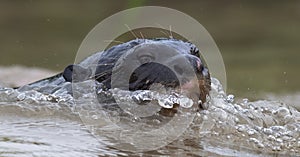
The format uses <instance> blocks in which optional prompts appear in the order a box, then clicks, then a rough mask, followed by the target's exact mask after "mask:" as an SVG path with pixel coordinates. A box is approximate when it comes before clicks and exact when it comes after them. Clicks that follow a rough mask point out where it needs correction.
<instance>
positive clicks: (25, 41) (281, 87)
mask: <svg viewBox="0 0 300 157" xmlns="http://www.w3.org/2000/svg"><path fill="white" fill-rule="evenodd" d="M283 2H284V3H283ZM141 5H155V6H165V7H170V8H173V9H177V10H179V11H182V12H184V13H187V14H189V15H190V16H192V17H194V18H195V19H197V20H198V21H199V22H200V23H201V24H202V25H203V26H204V27H205V28H206V29H207V30H208V31H209V33H210V34H211V35H212V37H213V38H214V40H215V42H216V43H217V45H218V47H219V49H220V51H221V53H222V55H223V58H224V62H225V66H226V71H227V80H228V92H229V93H233V94H235V95H236V96H238V97H249V98H259V96H260V95H261V94H262V93H277V94H281V93H293V92H297V91H300V90H299V89H300V88H299V87H300V83H299V80H300V73H299V70H298V68H299V65H300V61H299V60H300V53H299V51H300V42H299V41H300V1H296V0H295V1H248V0H239V1H198V0H197V1H196V0H195V1H191V0H190V1H182V0H169V1H161V0H151V1H150V0H149V1H142V0H138V1H135V0H134V1H126V0H123V1H101V0H95V1H71V0H70V1H69V0H57V1H56V0H54V1H37V0H19V1H9V0H7V1H0V54H1V55H0V66H10V65H16V64H17V65H25V66H31V67H43V68H48V69H52V70H55V71H62V70H63V69H64V67H65V66H67V65H69V64H72V63H73V62H74V58H75V55H76V52H77V49H78V47H79V45H80V43H81V41H82V40H83V39H84V37H85V35H86V34H87V33H88V32H89V31H90V30H91V29H92V28H93V27H94V26H95V25H96V24H98V23H99V22H101V20H103V19H104V18H106V17H108V16H110V15H112V14H114V13H116V12H118V11H121V10H124V9H127V8H131V7H135V6H141ZM187 29H188V25H187ZM162 36H163V34H162ZM200 49H201V48H200Z"/></svg>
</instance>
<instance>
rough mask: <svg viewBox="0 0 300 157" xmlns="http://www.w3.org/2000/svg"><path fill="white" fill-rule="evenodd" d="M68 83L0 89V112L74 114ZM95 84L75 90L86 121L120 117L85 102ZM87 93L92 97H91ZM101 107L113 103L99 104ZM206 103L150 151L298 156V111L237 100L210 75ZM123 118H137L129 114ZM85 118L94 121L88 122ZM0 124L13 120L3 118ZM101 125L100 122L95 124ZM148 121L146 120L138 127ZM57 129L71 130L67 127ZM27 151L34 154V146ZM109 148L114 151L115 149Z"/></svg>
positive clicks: (152, 95)
mask: <svg viewBox="0 0 300 157" xmlns="http://www.w3.org/2000/svg"><path fill="white" fill-rule="evenodd" d="M70 86H71V84H68V83H62V84H59V85H57V86H54V84H49V86H48V85H47V84H44V85H41V86H38V87H37V86H35V87H23V88H21V89H12V88H1V89H0V114H1V116H2V117H3V115H6V118H7V116H8V117H9V118H10V119H14V118H13V117H14V116H15V115H16V114H17V115H18V116H23V115H27V116H30V117H31V118H33V119H36V118H35V117H36V116H37V115H38V117H41V116H47V117H49V116H50V117H51V116H53V115H56V117H57V116H58V117H60V116H61V117H65V115H78V112H76V111H77V109H76V105H78V104H75V102H74V99H73V97H72V95H71V94H70V91H69V89H70ZM97 86H98V85H97V84H95V83H92V82H85V83H83V84H81V87H82V88H81V87H80V86H78V87H79V88H81V89H79V90H78V91H80V92H78V93H77V94H78V95H79V96H81V98H83V100H84V101H82V102H80V101H79V102H76V103H82V104H81V105H82V106H84V109H85V110H86V111H87V112H88V113H89V114H88V115H90V117H89V118H90V119H95V120H99V118H100V119H101V117H100V116H99V113H100V112H101V114H102V116H108V117H109V118H110V120H113V121H120V119H119V118H118V117H117V116H114V115H118V111H117V110H116V111H112V112H111V113H110V114H106V113H105V112H103V110H101V111H98V110H97V109H98V108H97V106H96V107H95V105H94V103H93V101H90V100H93V99H94V97H93V95H94V94H91V95H89V94H84V93H89V92H90V91H91V89H96V90H97ZM97 92H98V94H99V93H101V91H97ZM102 94H103V93H102ZM106 94H107V95H106V96H105V97H106V98H107V97H109V96H110V97H111V96H112V95H115V96H118V97H123V100H124V101H129V100H130V101H135V102H144V101H145V102H147V101H152V100H157V101H158V104H159V105H160V107H164V108H170V107H172V105H173V104H174V103H179V104H184V105H181V107H182V108H189V107H191V104H192V102H191V100H190V99H188V98H186V97H184V96H181V95H176V94H172V93H171V94H166V93H164V94H162V93H157V92H153V91H147V90H145V91H135V92H128V91H121V90H111V91H110V93H106ZM91 97H93V98H92V99H90V98H91ZM87 102H89V103H87ZM79 105H80V104H79ZM102 105H114V104H107V103H103V104H102ZM207 105H208V106H209V108H208V110H202V111H200V112H199V113H198V114H197V115H196V117H195V119H194V121H193V123H192V124H191V125H190V127H189V128H188V129H187V130H186V132H185V133H184V135H182V136H181V137H179V138H178V140H176V141H174V142H172V143H171V144H169V145H168V146H167V147H163V148H160V149H158V150H156V151H153V152H151V153H150V154H152V155H153V154H164V155H170V154H172V153H176V152H177V153H178V152H181V153H182V154H193V153H195V154H194V155H199V154H204V155H205V154H206V155H228V156H230V155H238V154H246V153H248V155H249V154H250V155H255V156H259V155H262V154H264V155H274V154H289V155H300V152H299V150H300V149H299V148H300V113H299V111H298V110H296V109H295V108H293V107H291V106H288V105H286V104H283V103H279V102H276V101H267V100H260V101H255V102H251V101H249V100H248V99H243V100H241V101H237V100H235V98H234V95H228V96H227V95H226V94H225V93H224V91H223V89H222V85H221V84H220V82H219V81H218V80H217V79H212V91H211V93H210V100H209V102H208V103H207ZM102 107H103V106H102ZM102 109H103V108H102ZM60 111H61V112H60ZM9 113H11V114H9ZM55 113H56V114H55ZM43 114H44V115H43ZM128 120H129V121H141V120H140V119H136V118H134V117H133V118H132V119H128ZM33 121H34V120H33ZM90 122H91V124H93V121H90ZM21 123H22V122H21ZM103 123H105V122H103ZM153 123H160V121H159V119H153ZM0 125H1V126H8V125H13V124H11V123H10V124H8V123H6V122H5V121H3V122H1V123H0ZM105 125H106V124H99V125H98V126H99V127H101V126H105ZM147 125H148V124H147V123H145V124H144V125H143V126H144V127H145V126H147ZM143 126H139V127H143ZM57 127H60V128H61V129H67V130H68V129H70V128H68V126H65V127H64V126H57ZM2 128H3V127H2ZM23 130H26V131H28V132H30V131H31V128H30V127H23ZM108 133H109V132H108ZM0 134H1V135H6V133H5V132H4V131H3V130H2V131H1V130H0ZM14 134H19V133H17V132H16V131H13V130H12V131H11V133H10V135H7V136H8V137H9V138H11V137H12V136H14ZM30 136H32V137H33V138H34V136H41V137H43V136H42V135H39V134H36V135H30ZM6 138H7V137H6ZM20 138H21V139H22V138H25V137H20ZM46 138H47V137H46ZM2 142H3V140H2ZM64 149H65V148H64ZM67 149H68V148H67V146H66V150H67ZM69 149H71V148H69ZM15 151H17V150H15ZM32 151H33V153H34V150H32ZM108 151H111V152H114V151H115V150H113V149H112V150H108ZM191 152H193V153H191ZM98 153H99V152H98ZM148 153H149V152H148ZM145 154H147V153H145ZM148 155H149V154H148ZM262 156H263V155H262Z"/></svg>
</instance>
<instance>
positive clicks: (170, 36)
mask: <svg viewBox="0 0 300 157" xmlns="http://www.w3.org/2000/svg"><path fill="white" fill-rule="evenodd" d="M156 24H157V25H158V26H159V27H160V28H161V29H164V30H167V29H166V28H165V27H163V26H162V25H161V24H159V23H156ZM160 32H161V33H163V34H164V35H166V36H167V37H168V38H173V36H172V33H171V34H170V35H169V34H168V32H167V33H166V32H164V31H160Z"/></svg>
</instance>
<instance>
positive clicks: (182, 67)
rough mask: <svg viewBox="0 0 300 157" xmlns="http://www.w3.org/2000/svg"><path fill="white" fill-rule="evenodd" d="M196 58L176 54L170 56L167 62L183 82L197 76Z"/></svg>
mask: <svg viewBox="0 0 300 157" xmlns="http://www.w3.org/2000/svg"><path fill="white" fill-rule="evenodd" d="M194 60H195V58H192V57H190V56H189V55H176V56H173V57H170V58H169V59H168V60H167V62H166V64H167V65H168V67H170V68H171V70H172V71H173V72H174V73H175V74H176V76H177V77H178V79H179V80H181V81H182V82H183V83H184V82H186V81H188V80H190V79H192V78H194V77H195V76H196V74H195V72H196V71H195V70H196V68H197V67H195V63H194V62H196V61H194Z"/></svg>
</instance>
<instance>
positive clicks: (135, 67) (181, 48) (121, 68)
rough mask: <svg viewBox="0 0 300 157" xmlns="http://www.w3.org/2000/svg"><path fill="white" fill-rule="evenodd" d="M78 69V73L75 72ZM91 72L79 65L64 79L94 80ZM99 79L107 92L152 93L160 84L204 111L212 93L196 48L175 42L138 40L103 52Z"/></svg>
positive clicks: (100, 60)
mask: <svg viewBox="0 0 300 157" xmlns="http://www.w3.org/2000/svg"><path fill="white" fill-rule="evenodd" d="M74 69H76V73H75V71H74ZM90 74H91V72H90V71H88V70H87V69H85V68H82V67H80V66H79V65H72V66H69V67H67V68H66V69H65V71H64V73H63V76H64V78H65V79H66V81H72V75H83V76H80V77H77V78H79V79H78V80H73V81H82V80H85V79H87V78H88V77H90ZM95 79H96V80H97V81H98V82H101V83H103V85H104V87H105V88H106V89H110V88H120V89H124V90H131V91H135V90H149V89H151V87H153V86H154V85H157V84H160V85H162V86H163V87H165V88H172V89H180V90H181V92H184V94H186V95H187V96H188V97H189V98H191V99H192V100H194V102H199V104H197V105H199V107H200V108H204V109H205V108H206V107H204V106H203V103H205V102H206V98H207V96H208V94H209V91H210V75H209V72H208V69H207V67H206V66H205V64H204V62H203V60H201V58H200V54H199V50H198V49H197V48H196V46H195V45H193V44H191V43H188V42H183V41H180V40H175V39H155V40H147V39H137V40H133V41H130V42H127V43H124V44H120V45H117V46H114V47H112V48H110V49H108V50H106V51H104V52H102V54H101V56H100V58H99V61H98V64H97V68H96V70H95Z"/></svg>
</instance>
